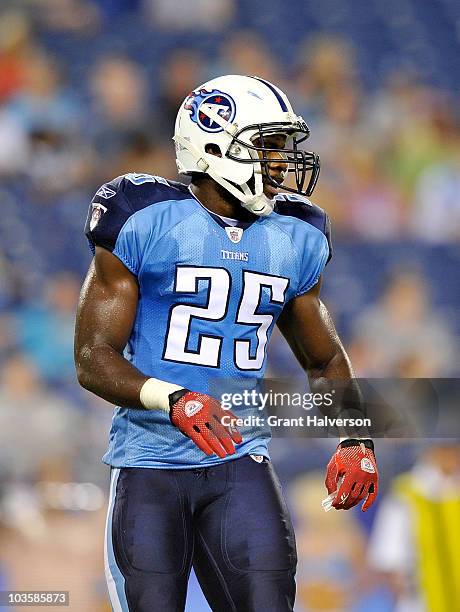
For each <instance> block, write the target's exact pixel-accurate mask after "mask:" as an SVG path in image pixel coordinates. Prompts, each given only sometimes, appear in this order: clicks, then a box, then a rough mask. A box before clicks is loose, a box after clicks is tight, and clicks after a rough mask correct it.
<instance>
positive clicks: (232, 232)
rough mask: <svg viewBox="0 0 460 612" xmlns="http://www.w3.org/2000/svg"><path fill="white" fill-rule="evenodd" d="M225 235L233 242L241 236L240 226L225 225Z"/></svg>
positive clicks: (237, 240)
mask: <svg viewBox="0 0 460 612" xmlns="http://www.w3.org/2000/svg"><path fill="white" fill-rule="evenodd" d="M225 231H226V232H227V236H228V237H229V238H230V240H231V241H232V242H234V243H235V244H236V243H237V242H239V241H240V240H241V238H242V237H243V229H242V228H241V227H226V228H225Z"/></svg>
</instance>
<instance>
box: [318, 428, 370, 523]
mask: <svg viewBox="0 0 460 612" xmlns="http://www.w3.org/2000/svg"><path fill="white" fill-rule="evenodd" d="M339 480H341V484H340V486H339V490H338V491H337V495H336V496H335V500H334V501H333V503H332V506H333V507H334V508H336V509H337V510H348V508H353V506H356V504H358V503H359V502H360V501H362V500H363V499H364V500H365V502H364V504H363V506H362V511H363V512H366V510H368V509H369V508H370V507H371V506H372V504H373V503H374V501H375V499H376V497H377V493H378V482H379V473H378V470H377V462H376V460H375V455H374V443H373V442H372V440H344V441H343V442H341V443H340V444H339V445H338V447H337V450H336V451H335V453H334V455H333V456H332V459H331V460H330V461H329V464H328V466H327V473H326V488H327V492H328V493H329V494H331V493H333V492H334V491H336V490H337V486H338V481H339Z"/></svg>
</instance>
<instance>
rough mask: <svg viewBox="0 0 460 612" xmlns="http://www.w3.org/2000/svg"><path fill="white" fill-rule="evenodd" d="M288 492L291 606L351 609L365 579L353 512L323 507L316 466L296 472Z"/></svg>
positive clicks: (331, 611) (361, 536)
mask: <svg viewBox="0 0 460 612" xmlns="http://www.w3.org/2000/svg"><path fill="white" fill-rule="evenodd" d="M289 494H290V495H289V496H290V500H291V503H292V509H293V513H294V522H295V523H296V541H297V553H298V558H299V571H298V573H297V592H298V595H297V601H296V610H298V612H304V611H305V612H307V611H308V612H319V611H320V610H321V611H329V612H336V611H338V610H341V611H344V610H356V609H357V606H358V604H359V603H360V600H362V599H364V598H365V597H366V595H367V593H366V591H367V590H368V589H369V585H368V584H367V585H366V586H365V583H366V568H365V543H366V542H365V537H364V533H363V531H362V529H361V527H360V525H359V523H358V522H357V521H356V519H355V517H354V514H353V512H329V513H327V514H325V513H324V511H323V509H322V507H321V500H322V499H323V498H324V478H323V477H322V474H317V473H316V472H313V473H310V474H308V475H306V476H301V477H299V478H297V479H296V480H295V481H294V482H293V483H292V484H291V485H290V488H289ZM369 590H370V589H369ZM368 609H371V608H368ZM373 609H375V608H373Z"/></svg>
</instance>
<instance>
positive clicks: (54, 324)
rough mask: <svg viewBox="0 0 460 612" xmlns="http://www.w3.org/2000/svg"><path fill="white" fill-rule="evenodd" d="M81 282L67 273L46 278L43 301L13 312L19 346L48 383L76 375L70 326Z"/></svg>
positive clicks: (58, 381) (61, 380)
mask: <svg viewBox="0 0 460 612" xmlns="http://www.w3.org/2000/svg"><path fill="white" fill-rule="evenodd" d="M79 290H80V281H79V279H77V278H76V277H75V276H73V275H72V274H70V273H60V274H57V275H55V276H50V277H48V279H47V281H46V284H45V286H44V288H43V295H44V298H43V301H42V302H41V303H38V304H34V303H29V304H26V305H25V306H23V307H22V308H20V309H18V310H17V311H16V313H14V315H13V324H14V328H15V334H16V338H17V343H18V345H19V347H20V349H21V350H22V351H23V352H24V353H25V354H26V355H27V357H28V358H29V359H30V360H31V361H32V362H33V363H34V365H35V367H36V368H37V370H38V372H39V374H40V375H41V376H42V377H43V379H44V380H45V381H47V382H49V383H60V382H62V383H65V382H66V381H67V382H70V381H73V380H74V378H75V374H74V367H73V326H74V320H75V305H76V303H77V299H78V294H79Z"/></svg>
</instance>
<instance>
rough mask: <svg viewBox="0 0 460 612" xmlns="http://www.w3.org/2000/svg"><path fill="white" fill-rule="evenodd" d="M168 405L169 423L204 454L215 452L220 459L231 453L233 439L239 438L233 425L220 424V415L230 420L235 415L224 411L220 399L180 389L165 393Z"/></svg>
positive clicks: (238, 433) (239, 440) (237, 442)
mask: <svg viewBox="0 0 460 612" xmlns="http://www.w3.org/2000/svg"><path fill="white" fill-rule="evenodd" d="M169 406H170V411H169V417H170V419H171V423H172V424H173V425H175V426H176V427H177V428H178V429H180V431H181V432H182V433H183V434H184V435H186V436H187V437H188V438H190V439H191V440H193V442H195V444H196V445H197V446H198V448H201V450H202V451H203V452H204V453H206V454H207V455H212V454H213V453H215V454H216V455H218V456H219V457H221V458H222V459H223V458H224V457H226V456H227V455H233V454H234V453H235V447H234V445H233V442H235V444H240V443H241V442H242V441H243V438H242V437H241V434H240V432H239V431H238V430H237V429H236V427H235V426H234V425H233V424H232V425H222V423H221V421H222V417H224V416H226V417H227V419H228V417H230V419H231V420H232V422H233V421H234V420H235V419H236V417H235V415H234V414H232V413H231V412H230V411H229V410H224V409H223V408H222V406H221V405H220V402H218V401H217V400H216V399H214V398H213V397H210V396H209V395H204V394H203V393H197V392H195V391H189V390H188V389H180V390H179V391H175V392H174V393H171V395H170V396H169ZM227 419H226V421H227ZM232 440H233V441H232Z"/></svg>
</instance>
